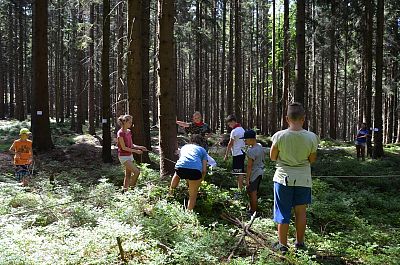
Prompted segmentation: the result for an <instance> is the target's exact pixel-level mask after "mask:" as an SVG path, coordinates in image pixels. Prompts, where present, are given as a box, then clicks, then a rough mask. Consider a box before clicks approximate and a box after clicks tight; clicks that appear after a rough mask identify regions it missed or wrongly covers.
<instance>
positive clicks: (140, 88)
mask: <svg viewBox="0 0 400 265" xmlns="http://www.w3.org/2000/svg"><path fill="white" fill-rule="evenodd" d="M148 4H149V3H148V2H147V3H143V0H131V1H128V21H129V23H128V32H129V35H128V40H129V41H128V43H129V47H128V102H129V113H130V114H131V115H132V116H133V123H134V124H135V126H134V127H133V138H134V142H135V143H136V144H139V145H143V146H147V147H148V148H150V146H149V142H150V140H149V141H148V142H147V141H146V134H147V135H149V130H150V128H149V127H150V125H149V124H147V125H148V128H145V127H144V125H145V122H144V116H145V115H144V112H145V108H144V105H146V106H147V108H146V111H147V113H148V111H149V108H148V90H149V86H148V75H146V77H145V78H144V77H143V73H144V72H147V73H148V68H149V61H148V59H149V58H148V52H149V49H148V47H149V46H148V44H144V43H143V42H144V41H148V40H149V37H148V31H147V34H144V33H143V29H144V27H145V25H144V24H143V22H144V18H143V17H142V16H143V15H145V12H143V6H145V5H146V6H147V7H146V8H150V6H148ZM148 14H150V13H148ZM146 21H147V19H146ZM144 46H146V48H144ZM145 54H147V56H146V55H145ZM144 60H147V63H146V62H145V61H144ZM146 66H147V67H146ZM145 83H146V87H144V85H145ZM145 90H146V91H145ZM144 91H145V92H146V96H147V98H145V97H144V93H143V92H144ZM147 120H148V116H147ZM135 158H136V160H137V161H140V162H146V163H148V162H150V159H149V157H148V153H143V155H141V156H140V159H139V156H135Z"/></svg>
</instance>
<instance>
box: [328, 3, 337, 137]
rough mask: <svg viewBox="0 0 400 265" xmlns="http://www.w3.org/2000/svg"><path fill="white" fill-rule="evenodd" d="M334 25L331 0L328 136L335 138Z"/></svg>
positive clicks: (333, 5) (334, 13) (333, 9)
mask: <svg viewBox="0 0 400 265" xmlns="http://www.w3.org/2000/svg"><path fill="white" fill-rule="evenodd" d="M335 27H336V0H332V1H331V23H330V31H329V35H330V45H331V46H330V76H331V78H330V90H329V137H330V138H332V139H336V123H335V46H336V38H335Z"/></svg>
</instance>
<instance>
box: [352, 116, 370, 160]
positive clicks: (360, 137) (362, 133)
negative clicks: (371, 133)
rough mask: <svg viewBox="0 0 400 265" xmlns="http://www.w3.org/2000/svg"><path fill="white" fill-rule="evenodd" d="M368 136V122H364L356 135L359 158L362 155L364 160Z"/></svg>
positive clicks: (358, 158)
mask: <svg viewBox="0 0 400 265" xmlns="http://www.w3.org/2000/svg"><path fill="white" fill-rule="evenodd" d="M367 138H368V129H367V124H366V123H362V124H361V127H360V129H359V130H358V132H357V136H356V142H355V143H356V149H357V160H360V157H361V158H362V160H363V161H365V146H366V145H367Z"/></svg>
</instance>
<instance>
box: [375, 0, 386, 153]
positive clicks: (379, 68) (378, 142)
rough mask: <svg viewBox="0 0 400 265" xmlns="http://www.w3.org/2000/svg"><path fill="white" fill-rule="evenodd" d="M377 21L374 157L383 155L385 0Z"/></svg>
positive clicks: (379, 9) (380, 1) (381, 1)
mask: <svg viewBox="0 0 400 265" xmlns="http://www.w3.org/2000/svg"><path fill="white" fill-rule="evenodd" d="M376 17H377V21H376V59H375V61H376V82H375V108H374V158H380V157H382V156H383V127H382V123H383V122H382V72H383V33H384V0H378V6H377V14H376Z"/></svg>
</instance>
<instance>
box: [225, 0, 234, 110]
mask: <svg viewBox="0 0 400 265" xmlns="http://www.w3.org/2000/svg"><path fill="white" fill-rule="evenodd" d="M233 1H234V0H231V4H230V14H229V16H230V17H229V48H228V49H229V55H228V57H229V58H228V59H229V68H228V77H227V81H226V84H227V90H226V99H227V112H228V114H233V36H234V33H233V9H234V7H233V6H234V5H233Z"/></svg>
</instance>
